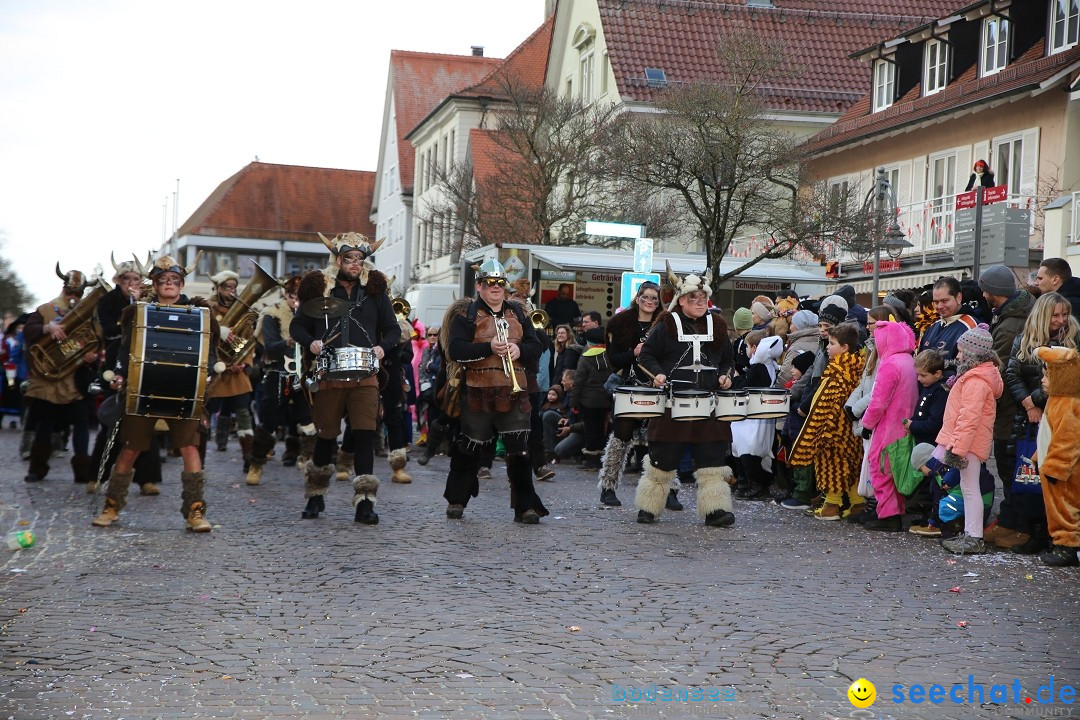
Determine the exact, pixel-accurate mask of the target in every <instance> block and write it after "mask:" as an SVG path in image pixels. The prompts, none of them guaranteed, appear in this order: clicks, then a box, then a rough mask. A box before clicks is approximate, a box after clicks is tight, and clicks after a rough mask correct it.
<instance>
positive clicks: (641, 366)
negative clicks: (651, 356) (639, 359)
mask: <svg viewBox="0 0 1080 720" xmlns="http://www.w3.org/2000/svg"><path fill="white" fill-rule="evenodd" d="M634 364H635V365H637V366H638V370H640V371H641V372H643V373H645V374H646V375H648V376H649V377H650V378H652V379H653V380H655V379H656V376H655V375H653V374H652V373H651V372H649V371H648V370H647V369H646V368H645V366H644V365H642V364H641V363H634Z"/></svg>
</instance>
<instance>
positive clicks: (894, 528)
mask: <svg viewBox="0 0 1080 720" xmlns="http://www.w3.org/2000/svg"><path fill="white" fill-rule="evenodd" d="M862 525H863V527H864V528H866V529H867V530H880V531H882V532H903V531H904V526H903V521H902V520H901V519H900V516H899V515H890V516H889V517H886V518H878V517H875V518H870V519H868V520H867V521H866V522H864V523H863V524H862Z"/></svg>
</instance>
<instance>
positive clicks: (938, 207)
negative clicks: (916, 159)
mask: <svg viewBox="0 0 1080 720" xmlns="http://www.w3.org/2000/svg"><path fill="white" fill-rule="evenodd" d="M926 185H927V188H928V189H929V191H928V193H927V194H928V195H929V197H928V198H927V201H928V202H929V204H930V226H931V228H932V230H931V233H930V246H931V247H938V246H941V245H951V244H952V242H953V216H954V213H955V208H956V188H955V185H956V153H955V152H953V153H946V154H942V155H934V156H932V157H931V158H930V163H929V168H928V170H927V182H926Z"/></svg>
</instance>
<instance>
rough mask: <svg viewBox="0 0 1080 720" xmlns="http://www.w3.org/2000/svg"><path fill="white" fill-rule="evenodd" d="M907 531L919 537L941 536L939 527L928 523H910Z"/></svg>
mask: <svg viewBox="0 0 1080 720" xmlns="http://www.w3.org/2000/svg"><path fill="white" fill-rule="evenodd" d="M908 532H909V533H911V534H912V535H918V536H919V537H941V528H939V527H934V526H933V525H930V524H926V525H912V526H911V527H909V528H908Z"/></svg>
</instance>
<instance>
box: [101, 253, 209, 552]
mask: <svg viewBox="0 0 1080 720" xmlns="http://www.w3.org/2000/svg"><path fill="white" fill-rule="evenodd" d="M196 263H198V258H196V261H195V263H192V264H191V265H190V266H189V267H184V266H183V265H181V264H180V263H179V262H178V261H176V260H174V259H173V258H171V257H169V256H168V255H165V256H163V257H160V258H158V259H157V260H156V261H155V262H154V264H153V266H152V267H151V268H150V272H149V275H150V281H151V283H152V284H153V289H154V292H155V293H156V294H157V300H156V302H157V303H158V304H160V305H178V306H180V305H195V306H199V307H206V306H207V303H206V301H204V300H202V299H201V298H195V299H193V300H190V301H189V300H188V299H187V297H186V296H185V295H183V294H182V293H183V290H184V278H185V277H187V275H188V274H189V273H190V272H192V271H193V270H194V269H195V265H196ZM136 308H137V306H136V305H135V304H131V305H128V307H126V308H124V312H123V313H121V315H120V325H121V327H122V328H123V337H122V338H121V340H120V352H119V354H118V357H117V362H116V368H117V369H116V374H115V375H114V376H113V378H112V379H111V381H110V383H111V385H112V388H113V389H114V390H115V391H116V392H121V391H122V389H123V386H124V379H125V378H126V377H127V375H128V362H129V359H130V358H131V352H132V334H133V331H134V326H135V320H136V312H135V311H136ZM218 332H219V330H218V324H217V320H215V319H214V317H213V314H212V313H211V315H210V333H211V338H216V337H217V334H218ZM215 347H216V346H215V343H213V342H211V343H210V353H209V356H210V357H209V367H210V368H214V366H215V364H216V363H215ZM217 369H220V368H217ZM156 423H157V418H153V417H146V416H142V415H126V416H125V417H124V419H123V421H122V422H121V425H120V444H121V450H120V455H119V456H118V457H117V458H116V464H115V465H113V468H112V472H110V473H109V484H108V488H107V489H106V490H105V507H104V508H103V509H102V511H101V514H100V515H98V516H97V517H96V518H94V520H93V521H92V523H91V524H93V525H94V526H96V527H108V526H109V525H112V524H113V523H115V522H116V521H117V520H119V519H120V511H121V510H123V509H124V505H126V504H127V493H128V488H130V487H131V480H132V477H133V476H134V474H135V473H134V464H135V458H137V457H138V456H139V453H141V452H145V451H146V450H148V449H149V448H150V441H151V437H152V436H153V434H154V425H155V424H156ZM166 423H167V424H168V426H169V435H170V437H171V439H172V445H173V447H174V448H176V449H177V450H178V451H179V452H180V457H181V458H182V459H183V462H184V470H183V472H182V473H180V480H181V484H182V486H183V490H182V492H181V504H180V514H181V515H183V516H184V518H185V520H187V529H188V530H191V531H193V532H200V533H204V532H210V530H211V525H210V523H209V522H208V521H207V520H206V500H205V499H204V497H203V485H204V484H205V481H206V475H205V473H204V472H203V468H202V460H201V459H200V458H199V418H192V419H184V420H174V419H169V420H167V421H166Z"/></svg>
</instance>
